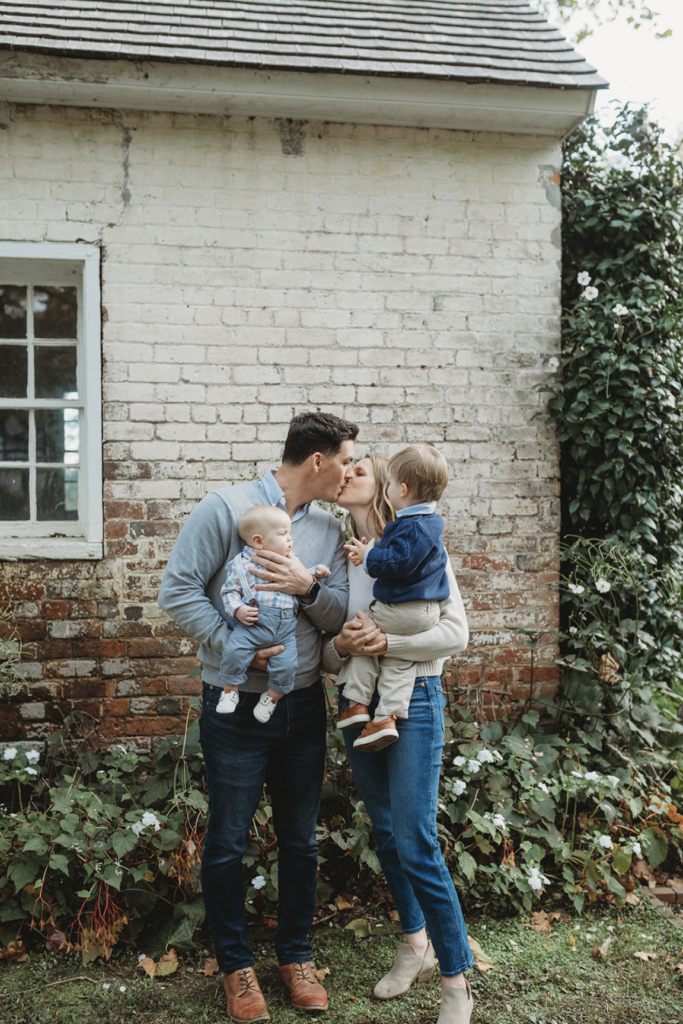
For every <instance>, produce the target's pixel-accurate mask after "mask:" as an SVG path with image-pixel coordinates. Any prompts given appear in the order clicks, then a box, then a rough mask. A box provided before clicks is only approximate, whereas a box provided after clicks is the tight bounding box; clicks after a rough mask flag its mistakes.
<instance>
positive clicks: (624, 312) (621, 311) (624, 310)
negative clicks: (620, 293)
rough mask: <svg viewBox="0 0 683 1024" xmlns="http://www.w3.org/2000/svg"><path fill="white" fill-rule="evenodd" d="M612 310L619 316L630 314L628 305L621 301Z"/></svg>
mask: <svg viewBox="0 0 683 1024" xmlns="http://www.w3.org/2000/svg"><path fill="white" fill-rule="evenodd" d="M612 312H613V313H616V315H617V316H628V309H627V307H626V306H622V304H621V302H617V304H616V306H615V307H614V309H613V310H612Z"/></svg>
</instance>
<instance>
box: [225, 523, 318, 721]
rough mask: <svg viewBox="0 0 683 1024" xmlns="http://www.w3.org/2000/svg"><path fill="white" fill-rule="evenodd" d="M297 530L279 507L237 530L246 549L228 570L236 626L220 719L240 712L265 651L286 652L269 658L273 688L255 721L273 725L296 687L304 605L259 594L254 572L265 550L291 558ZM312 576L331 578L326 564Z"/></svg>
mask: <svg viewBox="0 0 683 1024" xmlns="http://www.w3.org/2000/svg"><path fill="white" fill-rule="evenodd" d="M291 527H292V523H291V520H290V518H289V516H288V515H287V513H286V512H284V511H283V510H282V509H280V508H276V507H275V506H273V505H254V506H253V508H250V509H249V510H248V511H247V512H245V513H244V515H243V516H242V518H241V519H240V521H239V523H238V525H237V529H238V532H239V535H240V537H241V538H242V540H243V541H244V542H245V544H246V547H245V548H244V550H243V551H242V552H240V554H239V555H237V556H236V557H235V558H233V559H232V560H231V561H230V562H228V564H227V565H226V567H225V569H226V574H227V575H226V579H225V583H224V584H223V587H222V589H221V597H222V598H223V604H224V606H225V610H226V612H227V613H228V614H229V615H232V616H234V618H235V619H236V622H235V627H234V629H233V630H232V631H231V633H230V639H229V640H228V642H227V644H226V645H225V649H224V651H223V656H222V658H221V667H220V672H219V675H218V678H219V680H220V682H221V683H222V685H223V693H222V694H221V697H220V700H219V701H218V704H217V705H216V711H217V712H218V714H219V715H231V714H232V713H233V711H234V710H235V708H236V707H237V705H238V703H239V687H240V686H242V685H243V684H244V683H245V682H246V679H247V668H248V667H249V665H250V664H251V663H252V661H253V660H254V655H255V654H256V652H257V651H259V650H261V649H262V648H265V647H273V646H274V645H275V644H282V645H283V646H284V651H282V653H281V654H275V655H273V656H272V657H271V658H269V659H268V689H267V691H266V692H265V693H262V694H261V697H260V699H259V701H258V704H257V705H256V707H255V708H254V717H255V718H257V719H258V721H259V722H267V721H268V720H269V719H270V717H271V715H272V714H273V712H274V711H275V708H276V706H277V702H278V701H279V699H280V697H282V696H283V695H284V694H285V693H289V692H290V691H291V690H292V689H293V688H294V676H295V674H296V669H297V663H298V662H297V650H296V637H295V635H294V633H295V629H296V616H297V614H298V611H299V603H298V601H297V599H296V597H294V596H293V595H292V594H285V593H283V592H282V591H279V590H256V585H257V584H259V583H261V584H262V583H263V579H262V578H261V577H259V576H255V575H254V572H253V570H254V569H260V568H261V567H260V566H258V565H256V564H254V563H253V562H252V559H253V556H254V555H255V554H256V553H257V552H259V551H274V552H275V553H276V554H278V555H290V554H291V553H292V535H291V533H290V530H291ZM308 571H309V572H310V573H311V574H312V575H313V576H315V577H316V578H317V579H318V580H319V579H321V578H324V577H327V576H330V575H331V574H330V570H329V569H328V568H327V566H326V565H316V566H315V568H313V569H309V570H308Z"/></svg>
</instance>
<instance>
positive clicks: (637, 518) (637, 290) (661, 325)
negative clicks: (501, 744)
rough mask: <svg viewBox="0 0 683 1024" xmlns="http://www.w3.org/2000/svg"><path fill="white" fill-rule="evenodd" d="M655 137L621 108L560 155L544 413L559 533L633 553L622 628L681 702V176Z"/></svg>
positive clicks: (567, 606)
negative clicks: (553, 314)
mask: <svg viewBox="0 0 683 1024" xmlns="http://www.w3.org/2000/svg"><path fill="white" fill-rule="evenodd" d="M661 135H662V133H661V130H660V129H659V128H658V127H657V126H656V125H654V124H652V123H650V122H649V121H648V117H647V111H646V110H640V111H638V110H633V109H631V108H629V107H626V108H624V109H623V110H620V111H618V112H617V114H616V116H615V118H614V121H613V123H612V124H610V125H606V126H605V125H602V124H601V123H600V122H599V121H598V120H597V118H589V119H588V120H587V121H585V122H584V123H583V124H582V125H580V126H579V127H578V128H577V129H576V130H575V131H574V133H573V134H572V135H571V136H570V138H569V140H568V142H567V145H566V150H565V161H564V167H563V234H564V262H563V268H564V269H563V274H564V282H563V306H564V310H563V320H562V349H563V353H562V359H561V365H560V366H559V368H558V370H557V371H556V379H555V383H554V384H553V386H552V388H551V389H550V390H551V391H552V396H551V398H550V401H549V405H548V408H549V412H550V417H551V420H552V421H553V423H554V424H555V427H556V430H557V436H558V439H559V441H560V442H561V445H562V518H563V534H564V535H565V536H567V535H574V537H575V538H576V537H577V536H578V537H583V538H587V539H596V538H598V539H606V540H609V541H613V542H617V541H618V542H621V544H622V545H623V546H624V548H625V549H627V550H628V551H629V552H630V555H631V561H630V566H629V572H630V573H631V575H632V576H633V577H634V579H635V577H639V580H638V585H637V586H634V587H633V588H631V589H630V590H624V588H620V589H619V591H618V593H617V596H616V603H617V604H618V605H619V606H620V615H621V618H622V621H627V620H633V621H635V620H636V619H637V620H638V623H639V625H638V628H639V630H640V631H643V632H644V633H647V634H649V635H650V636H651V637H657V645H656V647H657V648H658V649H659V650H660V651H661V656H660V653H659V650H658V649H653V646H654V645H653V644H650V657H649V669H648V672H649V673H650V675H651V676H652V675H653V674H658V675H659V677H660V679H662V680H665V681H666V684H667V685H670V686H671V687H672V688H673V689H674V690H677V691H678V692H680V693H683V661H682V660H681V659H682V658H683V617H682V616H681V615H680V613H679V607H680V604H681V601H680V595H681V590H682V588H683V543H682V538H683V490H682V487H683V358H682V357H683V305H682V304H681V299H680V296H681V294H682V293H683V232H682V231H681V222H682V220H683V166H682V165H681V163H680V160H679V159H678V158H677V155H676V153H675V151H674V148H673V147H671V146H669V145H667V144H666V143H664V142H663V141H662V138H661ZM573 550H574V551H575V553H576V552H577V551H578V546H576V547H575V548H574V549H573ZM590 557H591V552H590V550H589V548H588V547H586V548H585V549H584V551H583V558H584V561H586V559H590ZM565 568H566V576H567V584H568V585H567V590H568V595H567V596H566V599H565V600H564V601H563V609H564V612H565V618H564V619H563V625H564V626H565V627H566V626H568V625H569V624H570V619H572V616H573V618H574V619H577V617H580V616H581V615H583V614H584V613H585V611H586V603H585V602H586V598H585V596H584V593H583V591H582V590H577V589H575V588H576V587H583V586H587V584H586V579H585V578H584V576H582V575H581V574H579V575H578V576H573V575H572V572H573V570H572V568H571V567H568V566H565ZM653 569H655V570H657V571H658V574H657V582H656V586H655V585H654V584H653V576H652V571H653ZM611 582H612V580H611V578H610V576H609V575H608V574H606V575H604V577H603V578H602V579H600V578H599V577H594V578H593V577H591V583H590V585H588V586H587V590H589V591H590V592H591V593H593V588H594V587H597V590H598V592H599V593H600V594H608V593H609V590H608V587H609V585H610V584H611ZM646 586H650V587H651V593H650V595H649V596H646V595H644V594H643V592H642V591H643V588H644V587H646ZM634 600H637V601H638V604H639V607H638V609H636V607H635V604H634V603H633V601H634ZM595 607H597V605H595ZM573 624H574V625H575V626H576V625H577V622H576V621H574V623H573ZM601 628H602V627H601ZM611 656H612V657H616V660H617V661H621V659H620V657H619V655H618V653H615V652H614V651H612V652H611ZM652 663H655V664H654V666H653V664H652ZM655 669H656V672H655Z"/></svg>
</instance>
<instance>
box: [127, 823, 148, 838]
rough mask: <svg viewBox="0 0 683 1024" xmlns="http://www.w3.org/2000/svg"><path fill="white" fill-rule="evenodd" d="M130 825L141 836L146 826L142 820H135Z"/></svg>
mask: <svg viewBox="0 0 683 1024" xmlns="http://www.w3.org/2000/svg"><path fill="white" fill-rule="evenodd" d="M130 827H131V829H132V830H133V832H135V835H136V836H139V835H140V833H141V832H142V830H143V828H144V827H145V826H144V825H143V824H142V822H141V821H134V822H133V824H132V825H131V826H130Z"/></svg>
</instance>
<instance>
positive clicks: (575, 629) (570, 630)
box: [569, 626, 578, 633]
mask: <svg viewBox="0 0 683 1024" xmlns="http://www.w3.org/2000/svg"><path fill="white" fill-rule="evenodd" d="M569 632H570V633H578V630H577V628H576V626H570V627H569Z"/></svg>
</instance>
